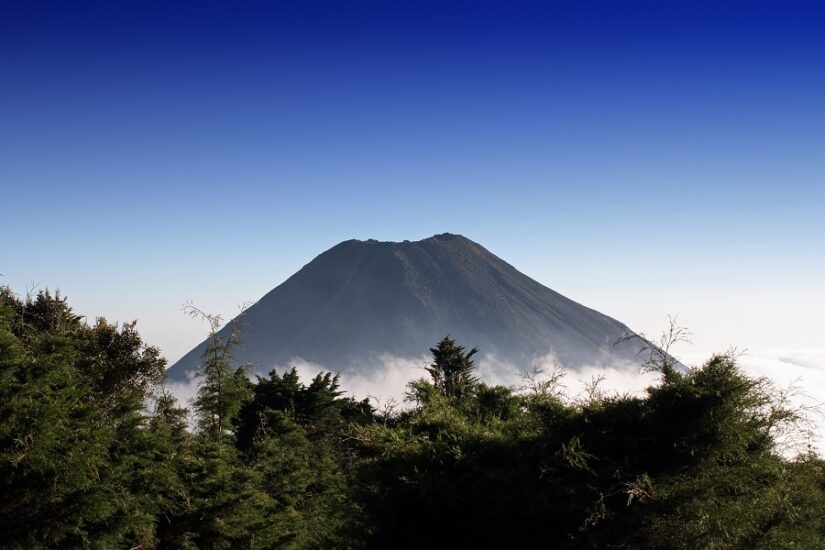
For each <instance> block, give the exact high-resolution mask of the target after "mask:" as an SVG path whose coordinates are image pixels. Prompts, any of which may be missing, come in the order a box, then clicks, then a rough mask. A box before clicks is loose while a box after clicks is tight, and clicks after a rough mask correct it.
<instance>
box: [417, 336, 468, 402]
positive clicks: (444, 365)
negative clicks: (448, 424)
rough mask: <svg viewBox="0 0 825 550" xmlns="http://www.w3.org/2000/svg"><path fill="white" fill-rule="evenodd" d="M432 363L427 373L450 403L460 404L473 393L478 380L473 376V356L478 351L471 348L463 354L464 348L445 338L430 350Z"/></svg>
mask: <svg viewBox="0 0 825 550" xmlns="http://www.w3.org/2000/svg"><path fill="white" fill-rule="evenodd" d="M430 353H432V355H433V362H432V363H431V364H430V365H429V366H428V367H427V372H429V373H430V376H431V377H432V379H433V384H434V385H435V387H436V388H437V389H438V390H439V391H440V392H441V394H442V395H444V396H445V397H447V398H448V399H450V400H451V401H456V402H460V401H461V400H462V399H463V398H464V397H465V396H467V395H468V394H470V393H471V392H472V391H473V388H474V387H475V385H476V383H477V382H478V380H477V379H476V377H475V376H473V370H474V369H475V362H474V361H473V359H472V358H473V356H474V355H475V354H476V353H478V349H476V348H473V349H472V350H470V351H469V352H466V353H465V352H464V347H463V346H459V345H457V344H456V343H455V340H453V339H452V338H450V337H449V336H445V337H444V338H443V339H442V340H441V341H440V342H438V344H436V347H434V348H430Z"/></svg>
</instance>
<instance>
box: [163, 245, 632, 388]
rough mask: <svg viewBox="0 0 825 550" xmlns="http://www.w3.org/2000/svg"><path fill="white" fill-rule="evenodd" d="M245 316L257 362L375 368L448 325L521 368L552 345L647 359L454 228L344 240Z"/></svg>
mask: <svg viewBox="0 0 825 550" xmlns="http://www.w3.org/2000/svg"><path fill="white" fill-rule="evenodd" d="M243 327H244V329H243V335H242V339H243V342H244V347H245V350H243V351H239V352H238V353H237V354H236V359H237V361H238V363H247V362H254V363H255V365H256V369H257V370H259V371H268V370H270V369H271V368H272V367H273V366H275V365H279V366H285V365H287V364H288V363H289V362H290V361H291V360H294V359H297V358H300V359H303V360H305V361H309V362H313V363H317V364H319V365H322V366H323V367H324V368H326V369H329V370H333V371H339V372H353V371H357V370H359V369H372V368H375V367H376V366H378V365H377V363H378V362H380V356H381V355H382V354H391V355H394V356H400V357H418V356H421V355H422V354H426V353H427V350H428V348H429V347H431V346H432V345H433V344H434V343H435V342H436V341H437V340H439V339H440V338H442V337H444V336H445V335H447V334H450V335H451V336H452V337H453V338H455V339H456V340H458V341H459V342H460V343H462V344H464V345H466V346H467V347H473V346H476V347H478V348H480V350H481V352H480V354H479V358H480V359H481V360H483V359H484V358H485V357H488V358H489V357H493V356H494V357H495V358H496V359H497V360H500V361H504V362H508V363H512V364H513V365H514V366H515V367H516V368H519V369H523V368H526V367H528V366H529V362H530V361H531V360H533V359H534V358H536V357H537V356H545V355H547V354H548V353H552V354H553V355H554V356H555V357H556V358H557V359H558V360H559V361H560V362H562V363H563V364H564V365H565V366H567V367H568V368H572V369H576V368H578V367H581V366H584V365H610V364H613V363H617V362H621V363H623V364H626V363H627V362H628V361H630V362H632V363H634V364H639V362H640V359H639V357H638V356H636V351H637V350H638V343H637V342H631V343H623V344H620V345H618V346H616V345H614V344H615V342H616V341H617V340H618V339H619V338H620V337H622V336H623V335H625V334H626V333H628V332H630V329H629V328H628V327H627V326H625V325H624V324H622V323H620V322H619V321H617V320H615V319H612V318H610V317H608V316H606V315H603V314H601V313H599V312H598V311H595V310H593V309H590V308H588V307H585V306H583V305H581V304H578V303H576V302H574V301H573V300H570V299H569V298H566V297H564V296H562V295H561V294H559V293H557V292H554V291H553V290H551V289H549V288H547V287H545V286H543V285H542V284H540V283H538V282H536V281H534V280H533V279H531V278H530V277H527V276H526V275H524V274H522V273H520V272H519V271H518V270H516V269H515V268H514V267H513V266H511V265H510V264H508V263H506V262H505V261H503V260H502V259H500V258H499V257H497V256H495V255H494V254H492V253H490V252H489V251H487V250H486V249H485V248H483V247H482V246H480V245H479V244H477V243H475V242H473V241H471V240H469V239H467V238H465V237H462V236H461V235H452V234H449V233H445V234H442V235H435V236H433V237H430V238H428V239H424V240H421V241H415V242H410V241H404V242H400V243H398V242H379V241H375V240H368V241H358V240H349V241H345V242H342V243H341V244H339V245H337V246H334V247H333V248H331V249H329V250H327V251H326V252H324V253H323V254H321V255H320V256H318V257H317V258H315V259H314V260H312V261H311V262H310V263H309V264H307V265H306V266H304V267H303V268H302V269H301V270H300V271H298V272H297V273H295V274H294V275H293V276H292V277H290V278H289V279H287V280H286V281H285V282H284V283H283V284H281V285H279V286H277V287H276V288H275V289H273V290H272V291H270V292H269V293H268V294H266V295H265V296H264V297H263V298H261V299H260V300H259V301H258V302H257V303H255V304H254V305H253V306H252V307H250V308H249V309H248V310H247V312H246V314H245V317H244V319H243ZM225 330H226V329H224V331H225ZM224 336H226V333H225V332H224ZM204 348H205V342H204V343H201V344H200V345H198V346H197V347H195V348H194V349H192V350H191V351H190V352H189V353H187V354H186V355H185V356H184V357H183V358H181V359H180V360H179V361H178V362H177V363H175V364H174V365H173V366H172V367H171V368H170V369H169V371H168V374H169V376H170V378H171V379H175V380H181V379H185V378H186V374H187V373H190V372H192V371H194V370H195V369H196V368H197V365H198V362H199V359H200V357H201V355H202V354H203V351H204Z"/></svg>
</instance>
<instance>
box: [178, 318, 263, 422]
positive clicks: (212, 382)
mask: <svg viewBox="0 0 825 550" xmlns="http://www.w3.org/2000/svg"><path fill="white" fill-rule="evenodd" d="M184 311H185V312H186V313H188V314H189V315H190V316H192V317H199V318H202V319H204V320H206V321H207V322H208V323H209V337H208V339H207V345H206V351H204V353H203V357H202V359H201V361H202V362H201V367H200V369H199V370H198V376H200V377H201V382H200V384H199V387H198V394H197V397H196V398H195V402H194V408H195V413H196V414H197V419H198V427H199V428H200V430H201V431H203V432H205V433H208V434H210V435H212V436H216V437H220V436H224V435H227V434H228V432H229V430H230V429H231V428H232V421H233V420H234V419H235V418H236V417H237V415H238V412H239V411H240V410H241V407H242V406H243V404H244V402H245V401H246V400H248V399H249V398H250V396H251V384H250V382H249V379H248V378H247V376H246V370H247V368H246V367H240V368H238V369H235V368H234V367H233V366H232V357H233V353H234V349H235V347H236V346H239V345H240V323H239V322H240V319H241V318H242V316H243V309H242V310H241V314H240V315H239V316H238V317H237V318H235V319H234V320H233V321H232V322H231V323H230V325H229V326H228V327H227V328H228V331H227V336H226V339H225V340H224V339H223V337H222V336H221V334H220V331H219V330H218V329H219V327H220V324H221V321H222V319H221V317H220V316H219V315H211V314H208V313H204V312H203V311H201V310H200V309H198V308H196V307H194V306H192V305H187V306H185V308H184Z"/></svg>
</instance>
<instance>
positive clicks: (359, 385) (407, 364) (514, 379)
mask: <svg viewBox="0 0 825 550" xmlns="http://www.w3.org/2000/svg"><path fill="white" fill-rule="evenodd" d="M709 356H710V355H709V354H708V355H699V354H690V355H687V356H684V357H683V358H682V361H683V363H685V364H687V365H699V364H701V363H702V362H704V361H705V360H707V359H708V358H709ZM427 364H428V357H427V356H424V355H422V356H419V357H397V356H393V355H389V354H383V355H378V356H376V357H375V359H374V361H372V362H371V364H370V365H366V366H365V367H364V368H362V369H359V370H358V371H351V372H343V373H341V375H340V383H341V389H342V390H344V391H345V392H346V394H347V395H350V396H353V397H355V398H357V399H364V398H370V399H371V400H373V402H374V404H375V405H376V406H377V407H378V408H382V407H384V406H386V405H387V404H392V403H394V404H395V405H396V406H399V407H403V406H404V395H405V392H406V385H407V383H408V382H409V381H410V380H414V379H416V378H421V377H427V376H428V375H427V372H426V371H425V370H424V369H425V367H426V365H427ZM739 364H740V365H741V366H742V368H743V369H744V370H745V372H747V373H748V374H750V375H751V376H755V377H765V378H767V379H768V380H770V381H772V382H773V383H774V384H775V385H776V386H777V387H778V388H780V389H782V388H789V387H791V386H793V387H796V388H798V390H799V391H797V392H796V393H795V395H794V396H793V397H792V399H791V404H792V405H793V406H797V407H805V408H807V409H808V410H809V417H810V418H811V420H812V422H813V424H812V429H813V439H812V440H811V441H810V442H811V443H812V445H813V446H814V448H816V449H817V450H818V451H819V452H820V454H825V416H823V414H822V413H821V411H822V405H823V403H825V348H822V349H804V350H803V349H796V350H794V349H773V350H765V351H759V352H747V353H744V354H742V356H741V357H740V358H739ZM527 365H528V366H527V367H525V366H523V365H521V366H519V365H514V364H512V363H507V362H504V361H500V360H498V359H497V358H496V357H495V356H489V355H488V356H485V357H484V358H482V359H480V360H479V361H478V363H477V374H478V376H479V377H480V378H481V379H482V380H484V381H485V382H486V383H488V384H500V385H504V386H509V387H512V388H516V389H518V388H521V387H523V386H524V383H525V380H524V378H523V376H524V374H525V372H526V370H527V368H529V367H539V368H542V369H544V370H545V371H550V370H552V369H554V368H557V367H558V363H557V361H556V360H555V358H554V357H553V356H552V355H547V356H544V357H538V358H535V359H534V360H533V361H532V362H528V364H527ZM292 367H295V368H296V369H297V370H298V373H299V374H300V377H301V380H302V381H304V383H309V381H310V380H311V379H312V378H313V377H314V376H315V375H316V374H318V373H319V372H323V371H327V370H328V369H325V368H324V366H323V365H319V364H316V363H312V362H309V361H305V360H303V359H301V358H295V359H293V360H292V361H290V362H289V363H288V364H287V365H277V366H275V367H274V368H275V370H277V371H278V372H284V371H285V370H288V369H290V368H292ZM269 370H271V369H266V372H269ZM256 374H263V371H259V372H257V373H256ZM596 378H601V379H602V380H601V382H600V384H599V389H600V390H601V391H602V392H604V393H606V394H613V393H617V394H630V395H641V394H643V393H644V391H645V389H646V388H647V387H649V386H651V385H654V384H656V383H657V381H658V376H657V375H656V374H655V373H642V372H640V370H639V367H638V365H633V364H630V363H628V364H624V365H614V366H611V367H604V366H601V365H592V366H586V367H583V368H580V369H576V370H572V369H571V370H567V371H566V373H565V375H564V377H563V378H562V380H561V387H560V389H561V390H562V391H563V392H564V394H565V395H566V396H567V397H568V398H571V399H576V398H578V397H581V396H583V395H584V393H585V391H586V388H587V387H588V385H590V384H591V383H592V381H593V380H594V379H596ZM197 382H198V380H197V379H190V380H188V381H186V382H182V383H169V384H168V388H169V390H170V391H171V392H172V393H173V394H175V396H176V397H177V398H178V400H179V401H180V402H181V403H182V404H186V405H191V400H192V398H193V397H194V396H195V395H196V393H197Z"/></svg>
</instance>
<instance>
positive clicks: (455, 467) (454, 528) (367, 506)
mask: <svg viewBox="0 0 825 550" xmlns="http://www.w3.org/2000/svg"><path fill="white" fill-rule="evenodd" d="M196 313H197V312H196ZM207 318H209V317H208V316H207ZM209 319H210V320H212V321H213V325H212V326H213V330H212V334H211V336H210V338H209V340H208V346H207V348H206V352H205V353H204V355H203V358H202V361H201V376H200V378H199V391H198V394H197V398H196V399H195V400H194V401H193V403H192V404H191V410H187V409H186V408H184V407H183V406H181V404H179V403H177V402H176V401H175V399H174V397H173V396H172V395H171V394H170V393H169V391H167V390H166V389H165V388H164V385H163V381H164V376H165V374H164V369H165V361H164V359H163V358H162V357H161V356H160V354H159V352H158V350H157V349H155V348H153V347H150V346H147V345H146V344H145V343H144V342H143V341H142V340H141V338H140V336H139V334H138V333H137V331H136V328H135V325H134V323H132V324H123V325H119V326H116V325H113V324H110V323H108V322H107V321H105V320H102V319H100V320H97V321H96V322H95V323H93V324H92V323H86V322H84V320H83V318H82V317H80V316H78V315H77V314H75V313H74V312H73V311H72V309H71V308H70V306H69V305H68V303H67V302H66V300H65V299H64V298H62V297H60V296H59V295H51V294H49V293H47V292H41V293H39V294H38V295H37V296H34V297H31V298H28V299H20V298H18V297H16V296H15V295H14V294H13V293H12V292H11V291H10V290H9V289H7V288H4V289H0V545H1V546H2V547H3V548H19V549H24V548H25V549H32V548H132V549H138V548H142V549H149V548H216V549H217V548H281V547H285V548H290V547H295V548H407V547H408V548H534V547H535V548H823V547H825V475H824V474H825V472H824V471H823V468H825V463H823V461H822V460H821V459H820V458H819V457H817V456H816V455H815V454H814V453H813V452H811V451H807V452H802V453H800V454H798V455H797V456H796V457H795V458H792V459H790V458H786V455H785V454H783V453H780V452H779V448H778V442H779V441H780V440H781V441H786V440H788V438H791V439H793V438H794V437H795V436H796V435H799V434H801V430H802V428H803V427H804V426H802V425H801V424H800V422H801V421H802V418H801V417H800V415H799V413H798V411H796V410H794V409H793V408H791V407H790V406H789V405H788V403H787V400H786V399H785V395H784V394H782V393H781V392H776V391H775V389H774V388H773V387H772V386H771V385H770V384H769V383H767V382H766V381H765V380H760V379H753V378H750V377H748V376H746V375H745V374H744V373H743V372H742V371H741V370H740V369H739V367H738V366H737V364H736V357H735V356H733V355H731V354H725V355H718V356H714V357H711V358H710V359H709V360H708V361H707V362H706V363H705V364H704V365H702V366H701V367H698V368H696V369H692V370H689V371H687V372H681V371H678V370H676V369H674V368H673V367H672V365H670V364H669V363H668V362H667V361H666V360H662V361H660V362H658V363H657V362H656V360H655V359H656V358H655V356H654V358H653V359H654V362H653V363H652V365H651V366H652V368H655V369H658V371H659V372H660V374H661V377H660V381H659V382H658V383H657V384H656V385H654V386H652V387H650V388H648V389H647V391H646V393H645V394H644V395H642V396H623V395H610V394H606V393H604V392H601V391H600V390H599V388H598V385H597V384H594V385H593V387H592V388H590V391H589V392H587V394H586V395H585V396H584V397H579V398H569V397H567V396H565V394H564V392H563V391H561V390H562V386H561V385H560V383H559V380H560V379H559V374H560V373H559V372H547V373H542V372H539V371H533V372H532V373H530V374H529V376H526V377H525V383H524V386H523V387H521V388H508V387H502V386H492V385H488V384H485V383H484V381H483V380H479V379H478V378H477V377H476V375H475V373H474V364H473V358H474V350H466V349H464V348H462V347H461V346H460V345H459V344H457V343H456V342H454V341H453V340H451V339H449V338H445V339H443V340H442V341H441V342H438V343H434V347H433V348H432V350H431V352H432V356H433V359H432V364H431V365H430V367H429V368H428V371H429V375H430V377H429V378H428V379H419V380H413V381H411V382H410V384H409V394H408V402H407V403H406V406H405V407H399V408H397V409H393V407H384V408H381V409H380V410H378V409H376V407H375V406H373V404H372V403H371V402H370V401H368V400H363V401H358V400H356V399H353V398H351V397H346V396H344V394H343V392H342V391H341V389H340V388H339V384H338V378H337V377H336V376H334V375H332V374H330V373H319V374H318V375H317V376H316V377H315V378H313V379H311V380H300V379H299V376H298V374H297V373H296V371H295V370H294V369H293V370H288V371H285V372H275V371H273V372H271V373H269V375H267V376H265V377H257V378H256V379H255V380H252V381H251V380H250V379H249V377H248V376H247V373H246V372H245V371H244V370H243V369H239V370H236V369H235V368H234V367H233V366H232V365H233V362H232V360H231V354H232V351H233V349H234V347H235V345H236V344H237V342H238V339H239V335H238V334H236V333H235V331H234V330H230V331H229V333H228V338H227V337H225V336H218V332H217V324H218V323H217V320H216V319H213V318H209ZM221 334H222V335H226V334H227V332H223V333H221Z"/></svg>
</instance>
